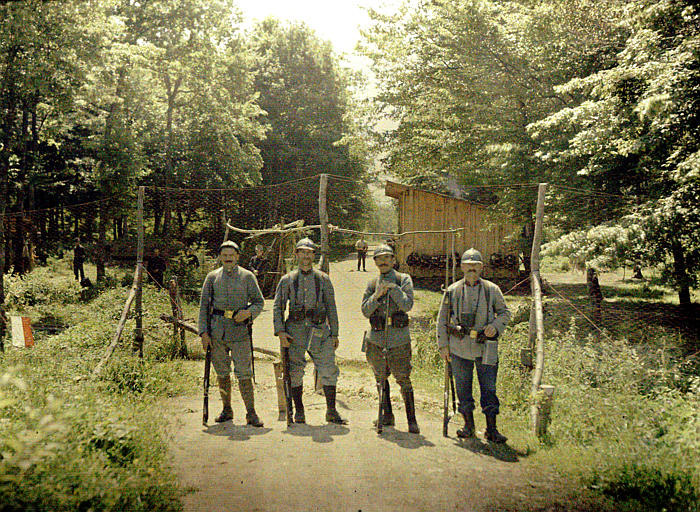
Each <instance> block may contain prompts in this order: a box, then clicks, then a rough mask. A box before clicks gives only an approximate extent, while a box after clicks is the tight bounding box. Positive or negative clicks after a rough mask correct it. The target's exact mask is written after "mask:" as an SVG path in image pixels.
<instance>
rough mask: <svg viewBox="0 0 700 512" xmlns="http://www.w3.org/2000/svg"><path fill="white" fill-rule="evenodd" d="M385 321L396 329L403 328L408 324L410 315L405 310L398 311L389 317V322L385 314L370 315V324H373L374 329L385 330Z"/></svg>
mask: <svg viewBox="0 0 700 512" xmlns="http://www.w3.org/2000/svg"><path fill="white" fill-rule="evenodd" d="M385 323H386V325H387V326H390V327H393V328H394V329H403V328H404V327H407V326H408V315H407V314H406V313H404V312H403V311H396V312H395V313H392V314H391V316H390V317H389V322H386V317H385V316H384V315H372V316H370V317H369V324H370V325H371V326H372V330H373V331H383V330H384V325H385Z"/></svg>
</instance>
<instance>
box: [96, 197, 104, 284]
mask: <svg viewBox="0 0 700 512" xmlns="http://www.w3.org/2000/svg"><path fill="white" fill-rule="evenodd" d="M101 195H103V194H101ZM98 222H99V224H98V236H97V258H96V260H97V261H95V266H96V267H97V276H96V278H95V279H96V281H97V282H98V283H101V282H102V281H104V279H105V243H106V240H107V205H106V204H105V202H104V201H101V202H100V206H99V212H98Z"/></svg>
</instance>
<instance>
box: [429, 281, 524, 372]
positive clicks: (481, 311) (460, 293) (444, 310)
mask: <svg viewBox="0 0 700 512" xmlns="http://www.w3.org/2000/svg"><path fill="white" fill-rule="evenodd" d="M487 290H488V293H487ZM487 297H488V304H487ZM477 304H478V307H476V306H477ZM450 307H451V308H452V311H451V314H450ZM475 308H476V311H475ZM474 312H475V313H476V316H475V319H474V329H475V330H477V331H478V330H481V329H483V328H484V327H485V326H487V325H489V324H491V325H493V326H494V327H495V328H496V330H497V331H498V335H499V336H500V335H501V334H503V331H505V329H506V326H507V325H508V320H510V311H509V310H508V307H507V306H506V302H505V299H504V298H503V293H502V292H501V289H500V288H499V287H498V285H497V284H495V283H492V282H491V281H487V280H486V279H481V278H479V280H478V281H477V282H476V284H475V285H474V286H469V284H467V286H466V288H465V281H464V279H460V280H459V281H457V282H456V283H453V284H452V285H450V287H449V288H447V291H446V292H445V294H444V296H443V300H442V304H441V305H440V312H439V313H438V318H437V340H438V347H439V348H442V347H446V346H447V345H448V342H449V346H450V352H451V353H452V354H455V355H456V356H458V357H461V358H463V359H471V360H474V359H476V358H477V357H481V356H482V354H483V351H484V346H483V344H480V343H476V340H475V339H472V338H470V337H469V336H465V337H464V338H459V337H458V336H453V335H448V334H447V323H448V321H451V323H452V324H453V325H456V324H457V323H459V319H460V317H461V315H462V313H474ZM448 317H451V320H449V319H448Z"/></svg>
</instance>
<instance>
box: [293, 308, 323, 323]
mask: <svg viewBox="0 0 700 512" xmlns="http://www.w3.org/2000/svg"><path fill="white" fill-rule="evenodd" d="M307 318H308V319H309V322H311V323H312V324H315V325H321V324H322V323H323V322H325V321H326V309H325V308H314V309H309V310H308V311H307V310H305V309H303V308H296V307H295V308H293V309H290V310H289V315H288V316H287V320H290V321H292V322H301V321H303V320H306V319H307Z"/></svg>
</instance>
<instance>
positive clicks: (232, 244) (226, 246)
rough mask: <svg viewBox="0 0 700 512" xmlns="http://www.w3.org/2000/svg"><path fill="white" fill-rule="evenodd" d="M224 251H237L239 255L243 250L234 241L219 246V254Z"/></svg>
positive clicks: (227, 241)
mask: <svg viewBox="0 0 700 512" xmlns="http://www.w3.org/2000/svg"><path fill="white" fill-rule="evenodd" d="M224 249H235V250H236V252H237V253H238V254H240V253H241V248H240V247H238V244H237V243H236V242H234V241H233V240H226V241H225V242H224V243H223V244H221V245H220V246H219V254H221V251H223V250H224Z"/></svg>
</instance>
